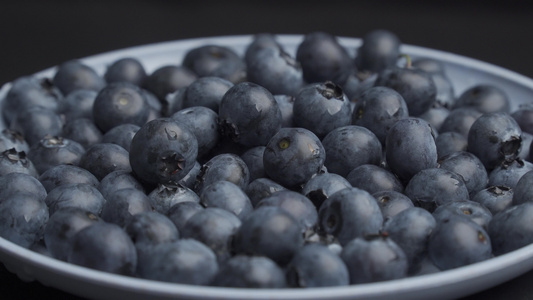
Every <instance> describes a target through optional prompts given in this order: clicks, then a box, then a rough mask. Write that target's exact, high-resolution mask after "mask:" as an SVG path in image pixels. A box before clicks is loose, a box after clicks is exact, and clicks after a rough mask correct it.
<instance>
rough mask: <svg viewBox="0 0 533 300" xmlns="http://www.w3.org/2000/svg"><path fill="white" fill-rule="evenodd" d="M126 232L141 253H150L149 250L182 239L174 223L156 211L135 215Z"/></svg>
mask: <svg viewBox="0 0 533 300" xmlns="http://www.w3.org/2000/svg"><path fill="white" fill-rule="evenodd" d="M124 230H125V231H126V233H127V234H128V236H129V237H130V238H131V241H133V243H134V244H135V247H136V248H137V250H138V251H139V252H145V251H149V248H151V247H153V246H155V245H159V244H165V243H171V242H174V241H177V240H178V239H179V237H180V233H179V232H178V230H177V229H176V226H175V225H174V223H172V221H170V219H169V218H168V217H166V216H165V215H163V214H160V213H158V212H155V211H145V212H141V213H138V214H136V215H133V216H132V217H131V218H130V220H129V221H128V223H126V225H125V226H124ZM139 254H140V253H139Z"/></svg>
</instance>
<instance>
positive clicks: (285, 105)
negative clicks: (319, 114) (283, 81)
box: [274, 95, 296, 127]
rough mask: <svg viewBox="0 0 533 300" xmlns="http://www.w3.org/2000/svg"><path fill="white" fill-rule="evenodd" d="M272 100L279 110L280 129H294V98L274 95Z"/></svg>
mask: <svg viewBox="0 0 533 300" xmlns="http://www.w3.org/2000/svg"><path fill="white" fill-rule="evenodd" d="M274 99H275V100H276V102H277V103H278V106H279V109H280V110H281V127H294V122H293V115H294V100H295V99H296V98H295V97H294V96H289V95H274Z"/></svg>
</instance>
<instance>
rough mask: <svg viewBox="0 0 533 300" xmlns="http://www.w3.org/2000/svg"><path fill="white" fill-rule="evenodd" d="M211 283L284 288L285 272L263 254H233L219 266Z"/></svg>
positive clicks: (244, 286) (222, 285)
mask: <svg viewBox="0 0 533 300" xmlns="http://www.w3.org/2000/svg"><path fill="white" fill-rule="evenodd" d="M212 285H214V286H221V287H235V288H261V289H265V288H284V287H285V286H286V280H285V273H284V272H283V269H281V268H280V267H279V266H278V265H277V264H276V263H275V262H274V261H272V260H271V259H269V258H267V257H264V256H248V255H235V256H233V257H231V258H229V259H228V260H227V261H226V262H225V263H224V264H222V265H221V266H220V270H219V271H218V273H217V275H216V276H215V278H214V279H213V282H212Z"/></svg>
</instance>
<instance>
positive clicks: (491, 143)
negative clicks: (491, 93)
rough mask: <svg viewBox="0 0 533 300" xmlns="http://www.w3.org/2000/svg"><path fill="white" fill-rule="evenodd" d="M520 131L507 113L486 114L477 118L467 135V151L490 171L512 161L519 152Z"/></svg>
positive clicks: (520, 142)
mask: <svg viewBox="0 0 533 300" xmlns="http://www.w3.org/2000/svg"><path fill="white" fill-rule="evenodd" d="M521 134H522V130H520V126H518V124H517V123H516V121H515V120H514V119H513V118H512V117H511V116H510V115H509V114H507V113H502V112H496V113H487V114H484V115H482V116H481V117H479V118H478V119H477V120H476V121H475V122H474V123H473V124H472V127H471V128H470V131H469V133H468V151H469V152H471V153H473V154H474V155H476V156H477V157H478V158H479V159H480V160H481V162H482V163H483V165H484V166H485V168H486V169H487V170H488V171H490V170H492V169H494V168H496V167H498V166H499V165H500V164H501V163H502V162H511V161H513V160H514V159H515V158H516V157H517V156H518V153H519V151H520V147H521V144H522V138H521Z"/></svg>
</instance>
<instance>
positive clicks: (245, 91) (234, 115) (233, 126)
mask: <svg viewBox="0 0 533 300" xmlns="http://www.w3.org/2000/svg"><path fill="white" fill-rule="evenodd" d="M218 117H219V121H218V122H219V126H220V130H221V133H222V135H224V136H227V137H229V138H231V139H232V140H233V141H235V142H237V143H239V144H241V145H244V146H247V147H253V146H264V145H266V144H267V143H268V141H269V140H270V138H271V137H272V136H273V135H274V134H275V133H276V132H277V131H278V130H279V129H280V127H281V124H280V122H281V111H280V110H279V107H278V104H277V102H276V100H275V99H274V96H272V94H271V93H270V92H269V91H268V90H267V89H265V88H264V87H262V86H260V85H257V84H255V83H251V82H242V83H239V84H236V85H234V86H233V87H231V88H230V89H229V90H228V91H227V92H226V93H225V94H224V97H223V98H222V101H221V102H220V107H219V110H218Z"/></svg>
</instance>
